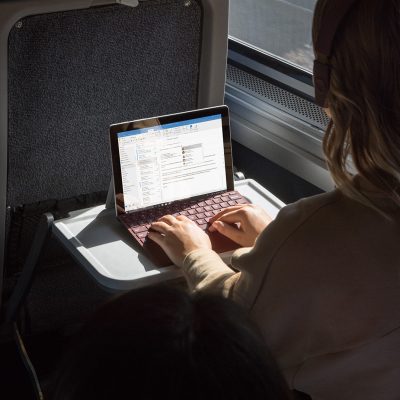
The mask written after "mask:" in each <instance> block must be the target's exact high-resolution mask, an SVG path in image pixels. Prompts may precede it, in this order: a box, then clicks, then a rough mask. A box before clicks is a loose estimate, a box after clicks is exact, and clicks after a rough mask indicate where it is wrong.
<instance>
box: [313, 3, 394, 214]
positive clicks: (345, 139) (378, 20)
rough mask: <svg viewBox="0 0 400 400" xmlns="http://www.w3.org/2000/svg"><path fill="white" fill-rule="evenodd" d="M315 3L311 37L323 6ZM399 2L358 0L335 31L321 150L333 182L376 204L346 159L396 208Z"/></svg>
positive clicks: (316, 28) (348, 192)
mask: <svg viewBox="0 0 400 400" xmlns="http://www.w3.org/2000/svg"><path fill="white" fill-rule="evenodd" d="M329 1H331V2H332V1H333V0H319V1H318V2H317V5H316V8H315V13H314V21H313V41H314V43H315V41H316V37H317V34H318V32H319V31H320V29H323V27H321V26H320V21H321V15H322V13H323V12H324V9H325V7H326V4H327V3H328V2H329ZM399 43H400V2H399V1H398V0H360V1H358V2H356V3H355V5H354V6H353V7H352V8H351V11H350V12H349V13H348V15H347V16H346V17H345V19H344V20H343V22H342V23H341V26H340V27H339V30H338V31H337V34H336V37H335V41H334V46H333V52H332V56H331V59H330V65H331V82H330V91H329V94H328V97H327V102H328V106H329V111H330V113H331V115H332V122H331V123H330V125H329V126H328V129H327V131H326V134H325V137H324V141H323V148H324V152H325V155H326V158H327V162H328V167H329V169H330V172H331V174H332V177H333V179H334V181H335V182H336V184H337V186H338V187H340V188H341V189H342V190H343V192H344V193H346V194H347V195H349V196H350V197H352V198H354V199H355V200H357V201H360V202H361V203H363V204H365V205H367V206H371V207H373V208H378V207H379V206H376V205H375V204H373V202H371V201H370V199H369V198H368V197H367V196H366V195H365V193H363V192H361V191H360V190H359V188H358V187H357V185H356V184H355V181H354V180H353V173H352V171H351V168H349V163H351V161H352V163H353V165H354V167H355V169H356V171H357V173H358V174H359V175H360V176H362V177H363V179H364V180H365V181H366V182H367V183H368V186H369V187H371V188H372V189H373V191H377V192H379V193H380V194H381V195H383V196H384V197H386V198H389V199H391V200H393V201H394V202H395V204H397V205H398V206H400V113H399V108H400V46H399Z"/></svg>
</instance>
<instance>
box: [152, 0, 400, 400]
mask: <svg viewBox="0 0 400 400" xmlns="http://www.w3.org/2000/svg"><path fill="white" fill-rule="evenodd" d="M339 3H342V5H343V3H345V2H343V1H341V2H339V1H335V2H333V0H331V1H329V0H319V1H318V2H317V5H316V10H315V14H314V22H313V42H314V49H315V47H316V41H317V40H318V37H320V35H321V32H322V31H323V30H324V29H326V26H325V23H324V22H323V21H324V20H326V18H327V17H326V15H328V17H329V13H332V15H335V13H336V9H335V7H336V6H337V5H338V4H339ZM353 3H354V4H353V5H352V6H351V8H350V9H349V10H348V12H347V13H346V15H345V17H344V18H343V20H342V21H341V24H340V25H339V28H338V30H337V32H336V35H335V37H334V41H333V47H332V49H331V53H330V56H329V58H327V59H325V60H323V62H324V63H325V64H326V65H327V66H328V67H327V68H328V70H329V74H328V79H329V81H328V93H327V97H326V100H325V104H326V106H327V107H328V108H329V109H328V110H327V111H328V112H329V114H330V115H331V117H332V122H331V123H330V125H329V126H328V128H327V131H326V135H325V138H324V143H323V147H324V152H325V155H326V159H327V164H328V166H329V169H330V171H331V174H332V177H333V179H334V181H335V183H336V186H337V189H336V190H334V191H332V192H329V193H325V194H322V195H319V196H315V197H310V198H307V199H303V200H301V201H299V202H297V203H295V204H292V205H289V206H287V207H285V208H283V209H282V210H281V212H280V213H279V215H278V216H277V218H276V219H275V220H274V221H273V222H271V223H270V220H269V217H268V216H267V215H266V214H265V213H264V212H262V211H261V210H260V209H259V208H258V207H255V206H241V207H233V208H230V209H227V210H225V211H224V212H222V213H221V214H219V215H217V216H216V217H215V218H214V223H213V225H212V226H211V227H210V229H211V230H213V229H215V230H218V231H219V232H221V233H222V234H225V235H226V236H228V237H231V238H232V239H234V240H235V241H237V242H238V243H240V244H241V245H243V246H248V247H246V248H243V249H240V250H237V251H236V252H235V253H234V255H233V257H232V262H231V263H232V266H233V268H234V269H235V270H232V269H231V268H229V267H228V266H226V265H224V264H223V263H222V262H221V260H220V259H219V258H218V256H217V255H216V254H215V253H213V252H212V251H211V250H210V244H209V241H208V239H207V236H206V235H204V234H203V233H202V232H200V230H198V229H197V228H196V227H195V226H194V224H192V223H190V222H189V221H188V220H186V219H185V218H183V217H182V218H181V217H178V219H176V218H174V217H172V216H165V217H163V218H161V220H159V221H158V222H157V223H155V224H153V229H154V232H153V233H151V234H150V238H151V239H153V240H154V241H155V242H157V243H158V244H159V245H160V246H161V247H162V248H163V249H164V250H165V251H166V252H167V254H168V255H169V256H170V258H171V259H172V260H173V261H174V262H175V263H176V264H177V265H179V266H181V267H182V269H183V272H184V273H185V275H186V277H187V279H188V282H189V284H190V285H191V286H192V287H193V289H195V290H215V291H219V292H222V293H223V294H224V295H225V296H227V297H230V298H232V299H234V300H236V301H238V302H240V303H241V304H243V305H244V306H245V307H247V309H248V310H249V312H250V314H251V315H252V317H253V318H254V319H255V320H256V321H257V323H258V324H259V326H260V327H261V329H262V331H263V334H264V336H265V339H266V341H267V344H268V346H269V347H270V348H271V350H272V353H273V355H274V356H275V357H276V359H277V360H278V363H279V365H280V367H281V369H282V371H283V372H284V374H285V376H286V379H287V382H288V383H289V385H290V387H291V388H294V389H297V390H300V391H302V392H305V393H308V394H309V395H311V397H312V398H313V399H332V400H333V399H335V400H336V399H341V400H345V399H352V400H356V399H363V400H366V399H397V398H399V397H400V379H399V377H400V350H399V349H400V250H399V244H400V113H399V109H400V47H399V43H400V3H399V2H398V1H397V0H363V1H361V0H359V1H354V2H353ZM323 17H324V18H323ZM317 50H318V49H317ZM317 53H318V52H317ZM316 55H317V57H319V56H320V55H319V54H316ZM319 83H320V82H319ZM317 89H319V87H318V85H317ZM349 160H352V162H353V165H354V169H355V170H356V173H355V174H352V173H351V172H349V170H348V163H349ZM235 222H236V223H239V224H240V225H239V228H237V226H233V225H231V224H232V223H235Z"/></svg>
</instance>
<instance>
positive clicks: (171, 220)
mask: <svg viewBox="0 0 400 400" xmlns="http://www.w3.org/2000/svg"><path fill="white" fill-rule="evenodd" d="M175 221H176V218H175V217H174V216H173V215H164V216H162V217H161V218H159V219H158V222H165V223H166V224H169V225H172V224H173V223H174V222H175Z"/></svg>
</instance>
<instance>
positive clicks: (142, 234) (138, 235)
mask: <svg viewBox="0 0 400 400" xmlns="http://www.w3.org/2000/svg"><path fill="white" fill-rule="evenodd" d="M136 235H137V237H138V238H140V239H142V238H145V237H146V236H147V230H146V231H145V232H139V233H137V234H136Z"/></svg>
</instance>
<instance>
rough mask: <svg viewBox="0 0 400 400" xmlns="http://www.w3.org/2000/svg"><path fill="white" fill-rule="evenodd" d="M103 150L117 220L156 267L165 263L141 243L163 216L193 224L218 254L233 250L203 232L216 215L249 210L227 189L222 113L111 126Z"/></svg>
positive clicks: (228, 160) (149, 244)
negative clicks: (107, 146)
mask: <svg viewBox="0 0 400 400" xmlns="http://www.w3.org/2000/svg"><path fill="white" fill-rule="evenodd" d="M110 143H111V158H112V167H113V176H114V195H115V210H116V215H117V218H118V219H119V220H120V221H121V222H122V224H123V225H124V226H125V227H126V229H127V230H128V231H129V233H130V234H131V236H132V237H133V238H134V240H135V241H136V242H137V243H138V244H139V245H140V246H141V247H142V248H143V250H144V252H145V253H146V255H147V256H148V258H150V259H151V260H152V261H153V263H154V264H155V265H156V266H167V265H171V264H172V262H171V260H170V259H169V258H168V257H167V255H166V254H165V252H164V251H163V250H162V249H161V247H159V246H158V245H157V244H156V243H155V242H154V241H152V240H150V239H148V238H147V232H148V229H149V228H150V225H151V223H152V222H154V221H156V220H157V219H159V218H160V217H162V216H163V215H166V214H171V215H175V216H177V215H185V216H187V217H188V218H189V219H191V220H192V221H194V222H195V223H196V224H197V225H198V226H199V227H200V228H202V229H203V230H204V231H205V232H206V233H207V234H208V235H209V237H210V240H211V244H212V247H213V250H215V251H216V252H217V253H224V252H227V251H231V250H234V249H236V248H238V247H239V245H238V244H237V243H235V242H233V241H231V240H230V239H228V238H226V237H225V236H223V235H221V234H219V233H218V232H208V229H207V228H208V225H209V220H210V218H212V217H213V216H214V215H215V214H217V213H219V212H220V211H221V210H222V209H224V208H226V207H228V206H233V205H237V204H244V203H249V201H248V200H247V199H246V198H245V197H243V196H242V195H241V194H240V193H238V192H237V191H235V190H234V183H233V182H234V180H233V167H232V151H231V135H230V127H229V111H228V107H227V106H218V107H211V108H205V109H200V110H194V111H187V112H181V113H177V114H170V115H163V116H159V117H154V118H146V119H140V120H136V121H130V122H122V123H118V124H113V125H111V126H110Z"/></svg>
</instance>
